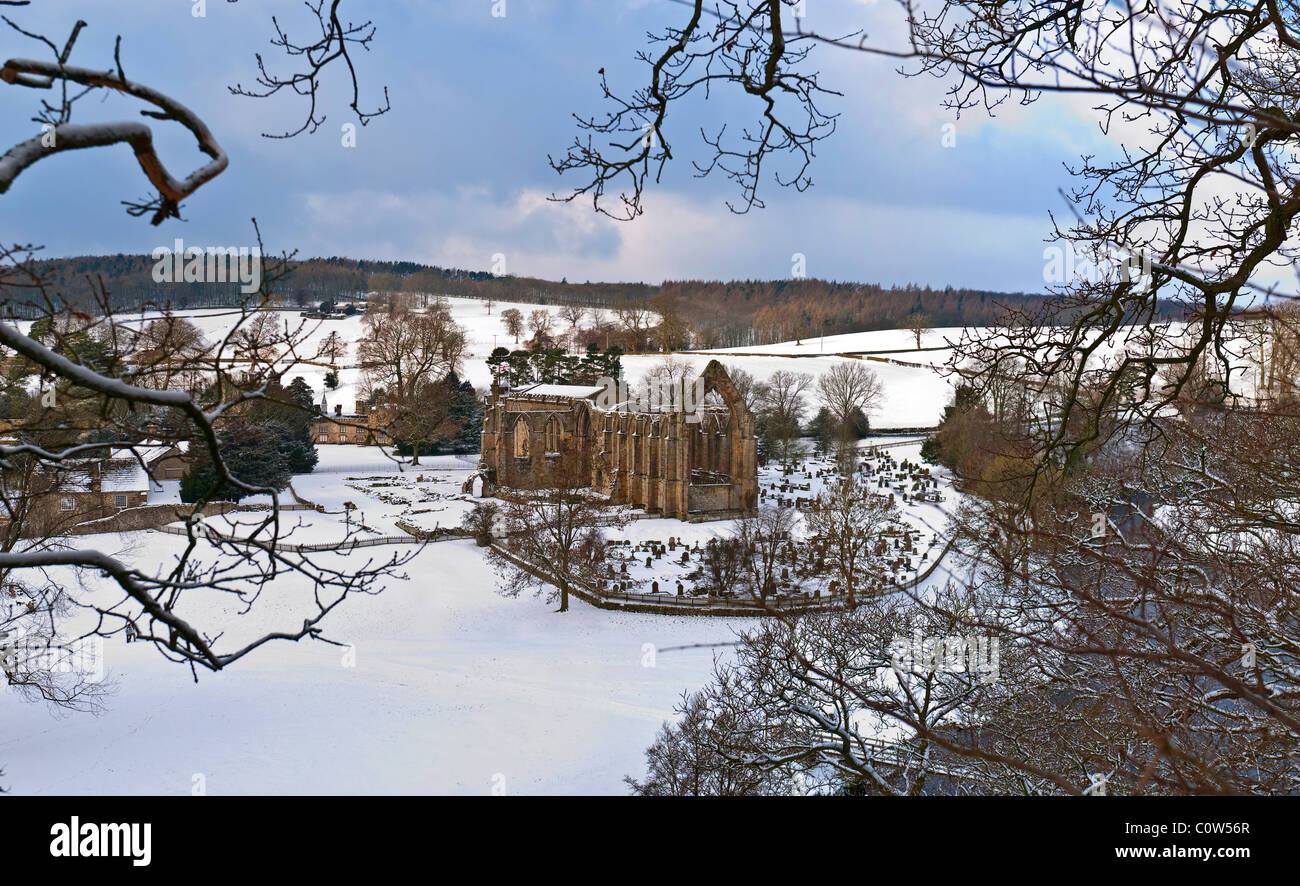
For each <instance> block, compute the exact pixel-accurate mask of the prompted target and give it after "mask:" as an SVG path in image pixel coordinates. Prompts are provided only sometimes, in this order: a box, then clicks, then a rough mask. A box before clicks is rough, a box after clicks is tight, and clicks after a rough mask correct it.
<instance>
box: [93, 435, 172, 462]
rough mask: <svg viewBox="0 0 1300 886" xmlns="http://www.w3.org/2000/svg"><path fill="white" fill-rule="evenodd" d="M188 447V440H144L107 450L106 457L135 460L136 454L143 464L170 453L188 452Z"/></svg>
mask: <svg viewBox="0 0 1300 886" xmlns="http://www.w3.org/2000/svg"><path fill="white" fill-rule="evenodd" d="M189 448H190V444H189V441H188V440H182V441H180V442H179V443H159V442H158V441H156V440H146V441H144V442H143V443H141V444H139V445H138V446H135V447H133V448H127V447H122V448H120V449H112V450H109V453H108V457H109V458H110V459H111V460H113V461H118V460H123V461H125V460H131V461H135V459H136V456H139V457H140V458H142V459H144V463H145V464H147V465H152V464H153V463H154V462H155V461H157V460H158V459H160V458H164V457H165V456H168V455H172V454H174V453H176V452H179V453H185V452H188V451H189Z"/></svg>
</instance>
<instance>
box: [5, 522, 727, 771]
mask: <svg viewBox="0 0 1300 886" xmlns="http://www.w3.org/2000/svg"><path fill="white" fill-rule="evenodd" d="M87 541H88V542H90V541H98V542H100V543H104V544H107V545H108V546H109V548H110V550H112V549H116V546H117V545H116V542H117V539H116V538H101V539H94V540H87ZM180 541H181V540H180V539H173V538H171V537H167V536H162V535H158V534H152V535H150V536H149V537H148V539H147V541H145V542H144V544H143V545H142V547H141V548H140V549H139V550H138V551H137V552H136V556H139V557H142V558H150V559H161V558H164V557H166V556H168V554H169V552H170V551H171V550H173V549H174V548H175V547H176V546H178V545H179V543H180ZM370 550H372V551H373V550H376V549H370ZM381 550H382V549H381ZM407 572H408V574H409V575H410V580H409V581H404V582H392V583H391V584H390V586H389V587H388V589H387V590H385V591H384V592H383V593H382V594H380V595H378V596H375V597H362V598H356V599H352V600H349V601H348V602H347V604H346V605H345V607H344V608H343V609H342V610H341V611H338V612H336V613H334V614H333V615H332V616H331V618H330V620H329V621H328V622H327V627H328V633H329V635H330V636H331V637H332V638H333V639H336V640H338V641H341V642H345V643H350V644H353V645H354V646H355V667H347V666H345V661H344V656H345V650H343V649H340V648H337V647H334V646H328V645H325V644H320V643H316V644H311V643H300V644H296V645H295V644H284V643H281V644H278V645H274V646H270V647H265V648H263V649H261V650H259V651H258V652H256V653H254V654H253V655H252V656H251V657H250V658H249V659H246V660H244V661H242V662H240V663H238V664H237V665H236V666H235V667H233V668H231V669H230V670H229V671H227V672H224V673H220V674H203V675H201V676H200V679H199V682H198V684H197V685H196V684H194V683H193V682H191V680H190V676H189V672H188V671H187V670H186V669H185V668H183V667H178V666H176V665H172V664H168V663H166V662H165V661H163V659H162V658H161V657H160V656H159V655H158V653H157V652H156V651H154V650H153V649H152V648H151V647H146V646H144V645H143V644H130V645H127V644H125V643H121V642H116V641H114V642H111V643H107V644H106V648H105V650H104V661H105V665H106V670H107V673H108V677H109V679H110V680H111V681H112V683H113V685H114V691H113V692H112V694H111V695H109V696H108V698H107V699H106V710H105V712H104V713H103V714H102V715H99V716H89V715H84V714H72V715H63V716H59V715H55V714H53V713H51V712H50V710H48V709H47V708H46V707H44V706H41V705H38V704H26V703H23V702H21V701H20V700H19V699H18V698H17V697H16V696H15V695H14V694H13V693H11V692H7V693H0V722H3V724H4V727H3V731H2V733H0V765H3V767H4V769H5V770H6V775H5V776H4V779H3V782H4V784H5V786H6V787H9V788H11V789H12V790H13V791H14V792H15V793H17V794H136V793H148V794H153V793H156V794H189V793H190V792H191V788H192V785H193V783H194V777H195V776H196V775H201V776H202V777H203V778H204V780H205V781H206V787H207V791H208V793H210V794H214V795H218V794H267V793H286V794H313V793H321V794H325V793H342V794H354V793H355V794H362V793H365V794H371V793H373V794H399V793H438V794H444V793H446V794H488V793H490V792H491V790H492V788H493V785H494V779H497V778H498V776H500V777H503V778H504V786H505V789H506V792H507V793H510V794H548V793H549V794H558V793H594V794H618V793H625V792H626V791H625V788H624V786H623V785H622V782H621V780H622V778H623V776H624V775H628V774H635V775H638V776H639V775H640V774H641V772H642V769H643V760H642V751H643V749H644V748H645V747H646V746H647V745H648V744H649V743H650V741H651V739H652V738H653V736H654V734H655V732H656V731H657V730H658V728H659V725H660V723H661V722H662V721H663V720H665V719H667V718H668V717H670V716H671V713H672V707H673V704H674V703H675V702H676V700H677V698H678V696H679V694H680V693H681V692H682V691H683V690H685V689H694V688H698V687H699V686H701V685H703V683H704V682H705V681H706V679H707V678H708V674H709V670H710V667H711V663H712V656H713V652H714V651H715V650H713V649H709V648H689V649H676V650H673V649H670V648H668V647H674V646H677V647H680V646H692V645H694V644H708V643H720V642H726V641H728V640H729V639H731V637H732V628H733V625H737V624H740V623H743V620H720V619H706V618H696V619H690V618H676V617H671V616H654V615H634V614H622V613H611V612H605V611H601V610H598V609H594V608H592V607H590V606H586V605H585V604H581V603H578V604H576V605H575V607H574V609H573V610H572V611H571V612H569V613H566V614H564V615H558V614H556V613H554V612H553V611H552V609H553V607H552V606H548V605H547V604H545V603H544V602H542V600H540V599H538V598H535V597H521V598H518V599H508V598H503V597H501V596H499V595H498V594H496V593H495V591H494V590H493V575H492V573H491V570H490V569H489V568H488V566H487V565H486V563H485V561H484V559H483V557H482V555H481V553H480V552H479V551H478V550H477V549H476V548H475V547H474V545H473V544H472V543H471V542H444V543H441V544H437V545H430V546H429V547H428V548H426V549H425V550H424V552H423V553H421V554H420V555H419V557H418V558H417V559H416V560H414V561H413V562H412V563H410V564H409V566H408V568H407ZM274 590H275V591H276V592H277V593H275V594H267V595H266V597H265V599H264V600H263V603H262V604H259V615H258V618H263V617H270V618H275V617H277V616H278V618H279V621H280V623H281V624H284V623H285V622H286V621H287V622H288V623H290V624H292V613H293V612H294V611H295V610H294V608H293V600H294V598H295V597H296V596H297V595H299V594H301V593H303V591H304V589H303V588H300V587H294V583H293V580H292V579H286V580H284V585H283V586H281V585H279V584H277V586H276V588H275V589H274ZM299 611H300V610H299ZM241 627H244V628H246V629H249V630H251V629H252V628H253V627H254V625H252V624H250V625H247V626H241ZM645 644H653V645H654V646H655V647H656V649H658V650H659V651H658V652H657V654H655V655H654V657H653V659H652V661H653V665H654V666H653V667H647V666H645V665H646V663H647V662H649V661H651V659H648V658H647V654H646V649H645Z"/></svg>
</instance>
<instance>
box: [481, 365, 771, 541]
mask: <svg viewBox="0 0 1300 886" xmlns="http://www.w3.org/2000/svg"><path fill="white" fill-rule="evenodd" d="M701 384H702V393H703V394H704V396H703V398H702V399H703V402H702V403H700V404H698V405H694V407H693V409H692V410H691V411H689V412H688V411H684V410H681V409H673V408H665V407H664V406H658V407H648V406H646V405H645V404H644V403H637V402H636V401H634V400H628V401H625V402H621V403H618V402H615V403H609V402H608V401H609V399H610V398H608V397H606V396H602V395H604V394H606V393H607V389H606V388H604V387H601V386H595V385H592V386H585V385H546V384H538V385H532V386H528V387H524V388H517V389H514V390H506V389H505V388H504V386H501V385H497V384H494V385H493V387H492V393H491V395H490V396H489V399H488V402H487V405H486V409H485V414H484V419H483V448H482V460H481V462H480V476H481V478H482V480H483V481H484V486H483V489H482V491H483V493H484V494H488V493H490V492H491V491H493V489H494V488H497V487H504V488H513V489H529V488H539V487H545V486H548V485H554V484H555V483H556V482H557V480H558V481H560V482H562V483H565V484H568V483H573V484H575V485H581V486H584V487H590V488H592V489H595V490H597V491H598V492H601V493H602V494H604V495H606V496H608V497H609V499H610V500H611V501H612V502H614V503H615V504H627V505H632V506H635V507H640V508H644V509H645V510H646V511H649V512H652V513H658V514H662V515H663V516H665V517H675V518H677V519H680V520H692V521H694V520H711V519H722V518H725V517H733V516H738V515H744V514H750V513H753V511H754V510H755V508H756V507H757V503H758V443H757V439H756V438H755V436H754V416H753V414H752V413H751V412H750V411H749V408H748V407H747V406H746V405H745V402H744V400H743V398H742V397H741V396H740V393H739V392H738V391H737V390H736V387H735V385H734V384H732V381H731V379H730V377H728V375H727V372H726V370H725V369H723V368H722V364H721V363H719V362H718V361H716V360H712V361H710V362H709V365H708V366H707V367H705V369H704V372H703V373H701V375H700V379H699V382H697V383H696V385H695V387H696V389H699V388H700V386H701Z"/></svg>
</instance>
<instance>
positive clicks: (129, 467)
mask: <svg viewBox="0 0 1300 886" xmlns="http://www.w3.org/2000/svg"><path fill="white" fill-rule="evenodd" d="M103 472H104V473H103V476H102V478H101V480H100V486H99V488H100V490H101V491H103V492H147V491H148V489H149V475H148V474H147V473H145V470H144V468H142V467H140V463H139V462H137V461H135V460H134V459H131V460H129V461H128V460H111V461H106V462H104V465H103Z"/></svg>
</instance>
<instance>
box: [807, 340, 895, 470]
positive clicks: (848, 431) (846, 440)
mask: <svg viewBox="0 0 1300 886" xmlns="http://www.w3.org/2000/svg"><path fill="white" fill-rule="evenodd" d="M817 392H818V394H819V395H820V397H821V402H822V405H823V406H825V407H826V409H827V410H828V411H829V412H830V415H831V419H832V420H833V421H834V422H835V427H836V430H837V432H838V444H839V448H838V453H837V460H838V461H839V462H840V465H841V469H842V470H843V472H844V473H846V474H847V473H848V471H850V470H852V463H853V455H854V446H855V443H854V435H855V431H854V424H855V422H856V421H857V420H858V416H859V414H861V415H867V414H869V413H871V412H872V411H874V410H875V409H877V408H878V407H879V406H880V403H881V400H882V399H883V397H884V394H885V387H884V385H883V384H882V383H881V381H880V376H878V375H876V374H875V373H874V372H872V371H871V370H870V369H868V368H867V367H866V366H864V365H863V364H862V363H860V362H857V361H848V360H845V361H842V362H839V363H836V364H835V365H834V366H832V367H831V368H830V369H829V370H827V371H826V372H824V373H822V375H821V377H820V378H818V379H817Z"/></svg>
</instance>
